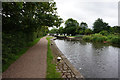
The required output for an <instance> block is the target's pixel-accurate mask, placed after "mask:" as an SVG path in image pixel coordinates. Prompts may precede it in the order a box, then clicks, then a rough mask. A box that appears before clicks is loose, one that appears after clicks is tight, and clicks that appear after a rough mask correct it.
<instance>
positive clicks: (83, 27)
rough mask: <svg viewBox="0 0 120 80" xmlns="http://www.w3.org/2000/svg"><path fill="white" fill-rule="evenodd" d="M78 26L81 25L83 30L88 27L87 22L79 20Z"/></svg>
mask: <svg viewBox="0 0 120 80" xmlns="http://www.w3.org/2000/svg"><path fill="white" fill-rule="evenodd" d="M80 27H81V28H82V29H83V30H85V29H87V28H88V25H87V23H85V22H81V24H80Z"/></svg>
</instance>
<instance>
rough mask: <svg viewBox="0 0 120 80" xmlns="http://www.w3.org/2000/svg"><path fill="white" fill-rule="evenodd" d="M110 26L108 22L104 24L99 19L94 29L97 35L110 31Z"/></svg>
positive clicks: (94, 24)
mask: <svg viewBox="0 0 120 80" xmlns="http://www.w3.org/2000/svg"><path fill="white" fill-rule="evenodd" d="M109 27H110V26H109V25H108V23H106V22H103V20H102V19H100V18H98V19H97V20H96V21H95V22H94V23H93V28H94V32H95V33H99V32H100V31H102V30H109Z"/></svg>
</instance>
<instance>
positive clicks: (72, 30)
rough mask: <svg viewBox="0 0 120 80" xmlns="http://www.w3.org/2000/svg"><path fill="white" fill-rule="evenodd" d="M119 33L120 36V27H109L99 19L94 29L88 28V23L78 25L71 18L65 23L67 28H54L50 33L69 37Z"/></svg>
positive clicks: (94, 24)
mask: <svg viewBox="0 0 120 80" xmlns="http://www.w3.org/2000/svg"><path fill="white" fill-rule="evenodd" d="M99 32H101V33H103V32H104V33H105V32H108V33H111V34H114V33H117V34H120V27H119V26H113V27H111V26H109V24H108V23H106V22H104V21H103V20H102V19H100V18H98V19H97V20H95V22H94V23H93V29H90V28H88V25H87V23H86V22H81V23H78V22H77V20H74V19H72V18H69V19H68V20H66V21H65V27H60V28H58V29H57V28H53V29H52V30H50V31H49V33H51V34H55V33H56V34H67V35H70V34H71V35H73V36H74V35H90V34H95V33H99Z"/></svg>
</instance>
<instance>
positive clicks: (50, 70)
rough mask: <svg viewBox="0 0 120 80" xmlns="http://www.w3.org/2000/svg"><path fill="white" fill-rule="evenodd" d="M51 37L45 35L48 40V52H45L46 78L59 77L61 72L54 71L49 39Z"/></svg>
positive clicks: (54, 66)
mask: <svg viewBox="0 0 120 80" xmlns="http://www.w3.org/2000/svg"><path fill="white" fill-rule="evenodd" d="M51 38H52V37H47V38H46V39H47V40H48V52H47V76H46V78H61V74H60V73H59V72H57V71H56V65H55V64H54V63H53V55H52V51H51V49H50V39H51Z"/></svg>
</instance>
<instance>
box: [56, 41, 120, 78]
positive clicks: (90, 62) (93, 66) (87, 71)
mask: <svg viewBox="0 0 120 80" xmlns="http://www.w3.org/2000/svg"><path fill="white" fill-rule="evenodd" d="M55 43H56V45H57V47H58V48H59V49H60V51H61V52H62V53H63V54H64V55H65V56H66V57H67V59H68V60H69V61H70V62H71V63H72V64H73V66H74V67H76V69H77V70H79V71H80V73H81V74H82V75H83V76H84V77H85V78H118V51H119V50H120V48H118V47H113V46H109V45H105V44H102V43H88V42H85V41H83V40H80V41H70V40H59V39H57V40H55Z"/></svg>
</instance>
